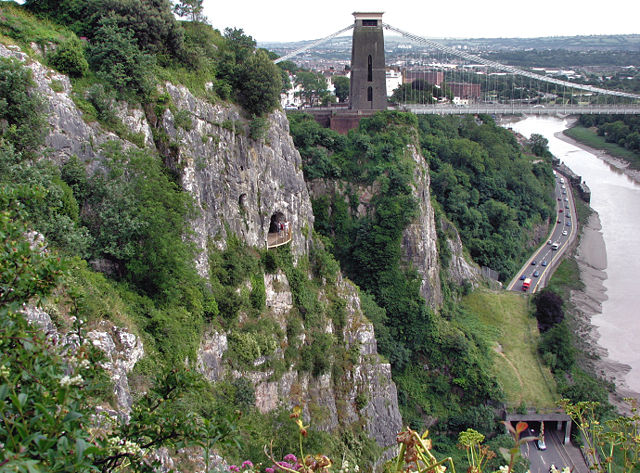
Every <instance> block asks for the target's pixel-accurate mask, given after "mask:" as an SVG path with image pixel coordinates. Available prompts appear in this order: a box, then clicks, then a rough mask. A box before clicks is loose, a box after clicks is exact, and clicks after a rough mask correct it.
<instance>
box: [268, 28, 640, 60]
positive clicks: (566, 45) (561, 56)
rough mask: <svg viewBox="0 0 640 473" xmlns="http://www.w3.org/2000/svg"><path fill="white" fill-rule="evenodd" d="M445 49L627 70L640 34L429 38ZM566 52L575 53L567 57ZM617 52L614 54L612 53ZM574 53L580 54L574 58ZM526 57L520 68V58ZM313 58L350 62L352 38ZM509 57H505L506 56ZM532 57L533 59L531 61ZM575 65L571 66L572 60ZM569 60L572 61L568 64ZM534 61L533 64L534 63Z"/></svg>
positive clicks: (638, 50)
mask: <svg viewBox="0 0 640 473" xmlns="http://www.w3.org/2000/svg"><path fill="white" fill-rule="evenodd" d="M315 39H316V38H312V39H310V40H309V41H297V42H290V43H274V42H265V43H260V44H259V46H260V47H263V48H266V49H269V50H271V51H274V52H276V53H278V54H280V55H284V54H287V53H289V52H291V51H294V50H296V49H298V48H301V47H303V46H305V45H307V44H310V43H311V42H312V41H314V40H315ZM430 39H433V40H434V41H437V42H439V43H441V44H443V45H445V46H450V47H455V48H461V49H464V50H466V51H467V52H471V53H473V54H480V55H485V54H487V53H490V54H491V59H493V60H498V61H504V62H507V63H509V64H513V65H528V66H532V67H554V66H555V67H557V66H560V65H563V66H565V65H567V66H625V65H630V64H638V63H640V34H634V35H592V36H552V37H542V38H471V39H456V38H430ZM385 50H386V52H387V57H388V59H389V60H392V59H393V58H394V56H395V55H403V56H404V55H406V54H411V53H419V52H421V51H423V50H425V48H424V47H423V46H422V45H420V44H418V43H416V42H414V41H411V40H408V39H406V38H403V37H400V36H391V35H389V34H387V35H385ZM567 51H571V52H572V53H571V54H570V55H569V56H568V57H567ZM613 51H615V52H616V53H615V54H611V52H613ZM575 52H580V53H581V54H579V55H575V54H574V53H575ZM522 53H526V56H527V57H526V59H524V58H521V59H523V60H524V61H525V63H524V64H521V62H520V61H518V60H517V57H518V55H520V54H522ZM313 55H314V56H317V57H322V58H324V59H332V60H349V58H350V57H351V36H340V37H337V38H334V39H332V40H331V41H329V42H327V43H325V44H323V45H321V46H318V47H316V48H314V49H313ZM505 55H506V56H505ZM532 56H533V58H532ZM571 58H573V60H575V61H574V62H575V63H572V59H571ZM568 59H569V60H568ZM531 60H533V62H531Z"/></svg>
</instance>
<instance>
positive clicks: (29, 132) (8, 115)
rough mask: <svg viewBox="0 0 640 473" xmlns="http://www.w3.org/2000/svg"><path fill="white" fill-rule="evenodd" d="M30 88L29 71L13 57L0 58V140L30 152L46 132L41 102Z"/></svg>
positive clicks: (22, 150)
mask: <svg viewBox="0 0 640 473" xmlns="http://www.w3.org/2000/svg"><path fill="white" fill-rule="evenodd" d="M34 88H35V84H34V82H33V80H32V79H31V70H29V69H27V68H25V67H24V66H23V65H22V64H21V63H20V62H19V61H17V60H15V59H5V58H0V140H2V139H6V140H8V141H9V142H11V143H12V144H13V146H14V147H15V149H16V150H17V151H18V152H23V153H28V154H30V155H32V154H33V153H34V152H35V151H36V150H37V149H38V148H39V147H40V146H41V145H42V144H43V143H44V137H45V135H46V132H47V122H46V117H45V114H44V111H45V107H44V102H43V100H42V99H41V98H40V96H39V95H38V94H37V93H36V92H35V90H34Z"/></svg>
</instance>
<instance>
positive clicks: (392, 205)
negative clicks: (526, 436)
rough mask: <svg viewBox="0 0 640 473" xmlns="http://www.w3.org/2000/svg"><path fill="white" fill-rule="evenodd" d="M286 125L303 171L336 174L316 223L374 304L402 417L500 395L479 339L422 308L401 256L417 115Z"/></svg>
mask: <svg viewBox="0 0 640 473" xmlns="http://www.w3.org/2000/svg"><path fill="white" fill-rule="evenodd" d="M290 122H291V132H292V135H293V138H294V142H295V144H296V146H297V147H298V149H299V150H300V153H301V155H302V156H303V160H304V168H303V169H304V172H305V176H306V178H307V179H310V180H311V179H317V178H324V179H329V180H335V181H337V182H338V183H339V184H338V186H337V187H338V188H343V189H344V191H343V192H342V193H340V192H335V193H334V192H330V193H328V194H326V195H322V196H318V197H317V198H316V199H315V200H313V207H314V215H315V217H316V222H315V225H316V229H317V230H318V231H319V232H320V233H321V234H323V235H325V236H327V237H328V238H330V239H331V242H332V246H331V248H332V252H333V254H334V255H335V256H336V258H337V259H338V260H339V261H340V265H341V267H342V268H343V270H344V271H345V272H346V273H347V275H348V276H349V277H350V278H351V279H353V280H354V281H355V282H356V283H357V284H358V285H359V286H360V287H361V288H363V289H364V290H366V291H368V292H370V294H371V296H372V297H373V300H374V301H375V303H376V304H377V305H379V306H380V308H376V307H375V305H372V304H370V301H369V300H368V298H367V297H366V296H365V297H364V298H363V308H364V310H365V312H366V314H367V316H368V317H369V318H370V319H371V320H372V321H373V322H374V324H375V327H376V334H377V339H378V341H379V349H380V351H381V352H382V353H383V354H384V355H385V356H387V357H388V358H389V360H390V361H391V363H392V365H393V368H394V373H395V374H394V379H395V381H396V383H397V384H398V386H399V388H400V394H399V398H400V402H401V404H402V409H403V415H404V416H405V420H406V421H408V422H411V423H412V424H416V425H420V424H421V423H422V422H423V421H424V418H423V417H422V414H423V413H424V412H432V413H433V412H434V410H435V411H436V412H437V415H438V416H441V417H440V418H441V420H442V421H443V425H442V427H443V428H444V421H446V419H447V418H448V417H449V416H452V415H455V414H456V413H461V409H460V406H462V405H466V406H468V405H471V404H482V403H483V402H485V401H487V400H489V399H496V398H499V397H500V392H499V388H498V387H497V385H496V382H495V380H494V379H493V377H492V375H491V374H490V358H489V349H488V345H487V344H485V343H484V342H483V340H482V337H481V336H480V335H479V334H477V333H475V332H474V330H473V328H471V327H468V326H464V325H461V324H459V323H457V322H456V321H455V317H453V319H452V320H448V319H446V318H444V317H443V316H442V315H438V314H436V313H435V312H434V311H433V310H431V309H429V308H428V307H427V304H426V303H425V300H424V299H423V298H422V297H421V296H420V279H419V278H418V276H417V274H416V273H415V272H414V271H413V270H412V269H411V268H407V267H406V265H405V264H404V263H403V262H402V249H401V243H402V234H403V231H404V229H405V227H406V226H407V225H408V224H409V223H411V222H412V221H413V219H414V218H415V217H416V215H417V213H416V210H417V209H416V205H417V203H416V200H415V198H414V197H413V195H412V189H411V186H412V183H413V174H414V166H415V163H414V161H413V158H412V156H411V148H412V146H414V145H415V143H416V141H417V125H418V122H417V119H416V117H415V116H413V115H410V114H399V113H395V112H385V113H380V114H377V115H375V116H374V117H372V118H367V119H362V121H361V122H360V128H359V129H358V130H357V131H356V132H351V133H350V134H349V135H348V136H346V137H345V136H341V135H339V134H337V133H335V132H333V131H331V130H328V129H325V128H322V127H321V126H320V125H318V124H317V123H316V122H315V121H314V120H313V118H311V117H310V116H308V115H304V114H292V115H290ZM362 186H371V188H372V189H375V192H374V195H373V197H372V199H371V203H370V205H371V209H372V210H371V212H369V213H368V214H366V215H359V214H358V212H357V205H358V204H357V203H358V199H357V197H356V191H357V190H358V189H359V188H361V187H362ZM451 310H452V311H455V309H453V308H452V309H451ZM450 315H452V316H453V314H450ZM427 365H428V366H429V368H426V366H427ZM490 417H491V416H490ZM489 423H490V424H491V421H489Z"/></svg>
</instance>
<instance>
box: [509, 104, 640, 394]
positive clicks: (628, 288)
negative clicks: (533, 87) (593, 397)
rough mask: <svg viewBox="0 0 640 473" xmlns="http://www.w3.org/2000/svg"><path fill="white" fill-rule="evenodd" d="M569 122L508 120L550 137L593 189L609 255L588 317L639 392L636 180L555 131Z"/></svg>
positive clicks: (639, 190)
mask: <svg viewBox="0 0 640 473" xmlns="http://www.w3.org/2000/svg"><path fill="white" fill-rule="evenodd" d="M568 123H569V121H568V120H567V119H561V118H556V117H528V118H526V119H524V120H521V121H518V122H515V123H510V124H509V127H511V128H513V130H514V131H517V132H519V133H521V134H523V135H524V136H526V137H530V136H531V134H532V133H538V134H540V135H542V136H544V137H545V138H547V139H548V140H549V150H550V151H551V152H552V153H553V154H554V155H555V156H556V157H558V158H559V159H560V160H561V161H563V162H564V163H565V164H566V165H567V166H569V167H570V168H571V169H572V170H573V171H574V172H575V173H576V174H578V175H580V176H582V179H583V181H586V183H587V185H588V186H589V188H590V189H591V207H592V208H593V209H594V210H595V211H596V212H598V214H599V216H600V222H601V224H602V230H601V231H602V236H603V238H604V242H605V246H606V253H607V268H606V274H607V278H606V279H605V280H604V286H605V288H606V296H607V299H606V300H605V301H604V302H603V303H602V314H599V315H596V316H593V317H592V319H591V321H592V323H593V324H594V325H595V326H597V327H598V332H599V333H600V339H599V340H598V343H599V345H600V346H602V347H603V348H605V349H606V350H607V351H608V352H609V358H611V359H612V360H615V361H618V362H621V363H624V364H627V365H629V366H630V367H631V371H630V372H629V373H628V374H627V375H626V383H627V385H628V386H629V388H631V389H632V390H633V391H636V392H640V289H638V285H637V284H636V281H637V280H638V278H639V277H640V184H638V183H636V182H634V181H633V180H632V179H631V178H629V177H628V176H626V175H625V174H624V173H623V172H622V171H621V170H620V169H617V168H616V167H614V166H612V165H611V164H609V163H607V162H605V161H603V160H602V159H600V158H598V157H597V156H596V155H595V154H593V153H590V152H588V151H585V150H583V149H582V148H579V147H577V146H575V145H573V144H571V143H567V142H565V141H563V140H560V139H559V138H556V137H555V136H554V135H555V134H556V133H558V132H562V131H563V130H565V129H566V128H567V127H568Z"/></svg>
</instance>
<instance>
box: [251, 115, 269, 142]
mask: <svg viewBox="0 0 640 473" xmlns="http://www.w3.org/2000/svg"><path fill="white" fill-rule="evenodd" d="M268 130H269V120H267V119H266V118H264V117H256V116H255V115H254V116H253V118H252V120H251V121H250V122H249V138H251V139H252V140H255V141H259V140H263V139H264V138H265V137H266V136H267V131H268Z"/></svg>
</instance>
